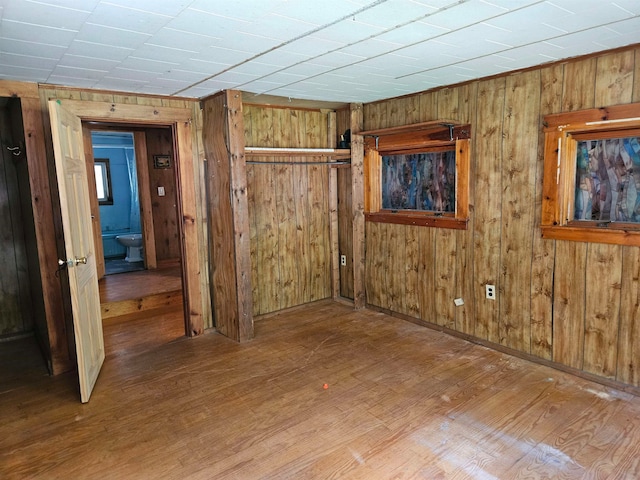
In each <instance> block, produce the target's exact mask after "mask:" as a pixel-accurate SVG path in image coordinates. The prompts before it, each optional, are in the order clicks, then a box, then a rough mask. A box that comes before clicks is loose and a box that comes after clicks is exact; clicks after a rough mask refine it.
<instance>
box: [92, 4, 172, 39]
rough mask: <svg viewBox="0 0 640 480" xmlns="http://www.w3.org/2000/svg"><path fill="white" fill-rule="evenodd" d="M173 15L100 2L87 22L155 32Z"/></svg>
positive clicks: (135, 30) (136, 30)
mask: <svg viewBox="0 0 640 480" xmlns="http://www.w3.org/2000/svg"><path fill="white" fill-rule="evenodd" d="M171 19H172V17H169V16H167V15H160V14H154V13H150V12H143V11H140V10H137V9H134V8H129V7H124V6H117V5H111V4H108V3H100V4H99V5H98V6H97V7H96V9H95V10H94V11H93V13H92V14H91V16H90V17H89V18H88V20H87V22H89V23H93V24H96V25H104V26H106V27H113V28H118V29H122V30H130V31H132V32H141V33H149V34H154V33H156V32H157V31H158V30H160V29H161V28H162V27H163V26H164V25H165V24H167V23H168V22H169V21H170V20H171Z"/></svg>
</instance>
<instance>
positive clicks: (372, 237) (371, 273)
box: [365, 222, 383, 307]
mask: <svg viewBox="0 0 640 480" xmlns="http://www.w3.org/2000/svg"><path fill="white" fill-rule="evenodd" d="M382 226H383V224H382V223H379V222H367V223H366V227H365V238H366V250H367V255H366V258H365V271H366V278H365V292H366V302H367V304H368V305H375V306H376V307H381V306H382V302H381V300H380V289H381V288H382V285H380V284H379V283H378V282H377V280H378V279H379V278H380V275H381V271H380V264H379V263H378V261H377V259H378V258H379V253H380V230H381V229H382Z"/></svg>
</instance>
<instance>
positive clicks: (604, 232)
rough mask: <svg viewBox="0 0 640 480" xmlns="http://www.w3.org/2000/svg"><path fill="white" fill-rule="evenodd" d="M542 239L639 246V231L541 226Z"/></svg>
mask: <svg viewBox="0 0 640 480" xmlns="http://www.w3.org/2000/svg"><path fill="white" fill-rule="evenodd" d="M541 230H542V238H546V239H549V240H569V241H573V242H594V243H608V244H611V245H628V246H640V231H638V230H623V229H620V228H613V227H596V228H593V227H571V226H542V227H541Z"/></svg>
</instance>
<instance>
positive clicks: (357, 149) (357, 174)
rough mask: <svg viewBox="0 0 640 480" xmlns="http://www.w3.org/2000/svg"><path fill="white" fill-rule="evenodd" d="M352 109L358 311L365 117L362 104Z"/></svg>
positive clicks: (357, 300)
mask: <svg viewBox="0 0 640 480" xmlns="http://www.w3.org/2000/svg"><path fill="white" fill-rule="evenodd" d="M350 109H351V122H350V127H351V200H352V210H351V211H352V215H353V304H354V307H355V308H356V309H360V308H364V306H365V288H364V267H365V265H364V261H365V257H364V252H365V247H364V245H365V244H364V142H363V138H362V135H359V132H361V131H362V129H363V123H364V119H363V117H364V115H363V109H362V104H361V103H352V104H351V106H350Z"/></svg>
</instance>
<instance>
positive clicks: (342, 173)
mask: <svg viewBox="0 0 640 480" xmlns="http://www.w3.org/2000/svg"><path fill="white" fill-rule="evenodd" d="M336 173H337V175H338V192H339V196H338V242H339V254H340V255H345V256H346V257H347V264H346V265H344V266H343V265H341V266H340V296H341V297H344V298H350V299H352V300H353V226H352V214H351V211H352V201H351V182H352V180H351V168H336Z"/></svg>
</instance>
